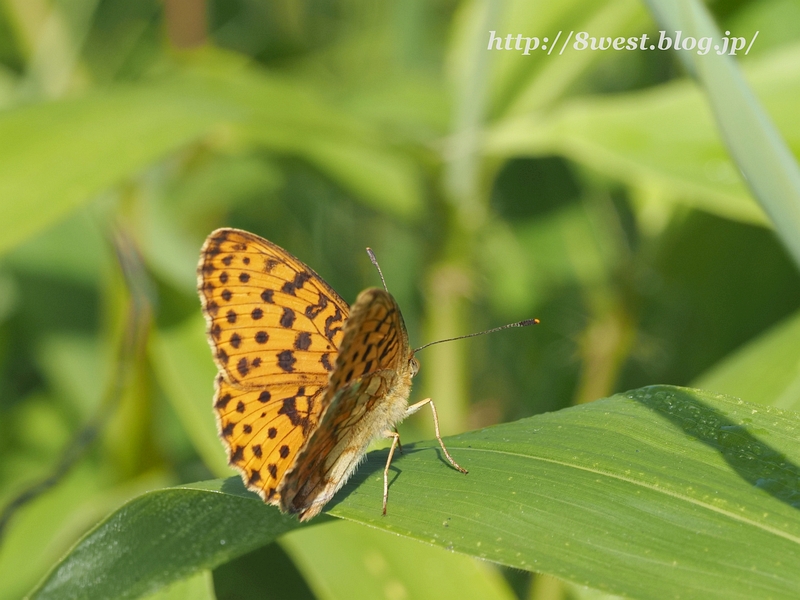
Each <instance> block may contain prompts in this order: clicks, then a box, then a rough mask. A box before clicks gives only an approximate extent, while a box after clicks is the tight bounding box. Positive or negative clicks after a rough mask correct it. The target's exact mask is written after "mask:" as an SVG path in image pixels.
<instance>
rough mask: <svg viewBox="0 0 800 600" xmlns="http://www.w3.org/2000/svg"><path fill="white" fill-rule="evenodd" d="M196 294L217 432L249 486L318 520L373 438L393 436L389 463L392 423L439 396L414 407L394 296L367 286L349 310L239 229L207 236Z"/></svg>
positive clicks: (304, 270) (302, 269)
mask: <svg viewBox="0 0 800 600" xmlns="http://www.w3.org/2000/svg"><path fill="white" fill-rule="evenodd" d="M198 289H199V293H200V298H201V302H202V306H203V314H204V315H205V318H206V322H207V325H208V328H207V330H208V341H209V344H210V345H211V350H212V352H213V355H214V360H215V362H216V364H217V367H218V369H219V374H218V375H217V378H216V392H215V396H214V411H215V413H216V417H217V425H218V429H219V434H220V437H221V438H222V441H223V443H224V444H225V446H226V448H227V451H228V459H229V462H230V464H231V465H232V466H234V467H235V468H236V469H237V470H238V471H239V472H240V473H241V475H242V479H243V480H244V482H245V484H246V485H247V487H248V488H249V489H251V490H253V491H255V492H257V493H258V494H259V495H260V496H261V497H262V498H263V499H264V501H265V502H267V503H269V504H274V505H277V506H279V507H280V508H281V510H283V511H285V512H292V513H298V514H299V516H300V519H301V520H308V519H310V518H312V517H314V516H316V515H317V514H319V512H320V510H322V507H323V506H324V505H325V503H327V502H328V501H329V500H330V499H331V498H332V497H333V495H334V494H335V493H336V491H337V490H338V489H339V488H340V487H341V486H342V485H344V483H345V482H346V481H347V479H348V477H349V476H350V475H352V473H353V471H354V470H355V468H356V467H357V466H358V463H359V462H360V461H361V460H362V459H363V457H364V455H365V452H366V449H367V446H368V445H369V443H370V442H371V441H372V440H374V439H375V438H378V437H381V436H384V435H386V436H390V437H394V438H395V439H394V444H393V446H392V449H391V451H390V456H389V461H391V456H392V454H393V451H394V447H395V445H396V444H397V443H398V440H399V437H397V434H396V433H392V432H391V430H392V429H393V428H394V426H395V425H396V424H397V423H398V422H400V421H401V420H402V419H403V418H404V417H405V416H407V415H408V414H411V412H414V411H416V410H417V409H418V408H419V407H420V406H422V405H424V404H425V403H429V402H430V401H429V400H425V401H423V402H421V403H418V404H417V405H414V406H413V407H409V406H408V402H407V400H408V396H409V394H410V392H411V378H412V377H413V376H414V375H415V374H416V372H417V362H416V359H415V358H414V356H413V352H412V350H411V349H410V348H409V343H408V334H407V333H406V328H405V325H404V323H403V317H402V315H401V314H400V309H399V308H398V306H397V303H396V302H395V300H394V298H392V296H391V295H390V294H389V293H388V292H386V291H384V290H381V289H377V288H370V289H367V290H365V291H363V292H362V293H361V294H360V295H359V296H358V298H357V300H356V302H355V304H354V305H353V306H352V309H351V308H349V307H348V305H347V303H346V302H345V301H344V300H342V298H341V297H340V296H339V295H338V294H337V293H336V292H335V291H334V290H333V289H332V288H331V287H330V286H329V285H328V284H327V283H325V281H324V280H323V279H322V278H321V277H320V276H319V275H317V274H316V273H315V272H314V271H313V270H312V269H310V268H309V267H308V266H306V265H305V264H303V263H302V262H301V261H300V260H298V259H297V258H295V257H294V256H292V255H291V254H289V253H288V252H286V251H285V250H283V249H282V248H280V247H278V246H276V245H275V244H273V243H271V242H269V241H267V240H265V239H262V238H260V237H258V236H256V235H254V234H251V233H247V232H245V231H241V230H237V229H218V230H216V231H214V232H213V233H211V235H209V236H208V238H207V239H206V242H205V244H204V245H203V248H202V251H201V256H200V264H199V266H198ZM431 406H432V405H431ZM434 418H435V409H434ZM437 429H438V427H437ZM438 437H439V436H438V431H437V438H438ZM440 443H441V439H440ZM442 447H443V448H444V446H443V445H442ZM445 454H446V455H447V457H448V459H449V460H450V462H451V464H453V465H454V466H455V467H456V468H457V469H459V470H461V471H463V469H461V467H459V466H458V465H456V464H455V462H453V461H452V459H451V458H450V456H449V454H447V451H446V449H445ZM387 471H388V462H387ZM463 472H466V471H463ZM384 475H385V477H384V512H385V508H386V495H387V493H388V487H387V486H388V483H387V480H386V472H385V473H384Z"/></svg>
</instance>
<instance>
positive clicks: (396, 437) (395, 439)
mask: <svg viewBox="0 0 800 600" xmlns="http://www.w3.org/2000/svg"><path fill="white" fill-rule="evenodd" d="M383 434H384V435H385V436H386V437H387V438H392V447H391V448H390V449H389V458H387V459H386V467H385V468H384V469H383V516H384V517H385V516H386V503H387V502H388V501H389V465H391V464H392V457H393V456H394V449H395V448H397V446H399V445H400V434H399V433H397V431H384V432H383Z"/></svg>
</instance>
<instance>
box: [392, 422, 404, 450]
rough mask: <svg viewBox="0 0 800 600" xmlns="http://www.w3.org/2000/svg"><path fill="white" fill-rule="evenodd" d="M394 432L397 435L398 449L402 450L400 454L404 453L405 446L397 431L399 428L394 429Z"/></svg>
mask: <svg viewBox="0 0 800 600" xmlns="http://www.w3.org/2000/svg"><path fill="white" fill-rule="evenodd" d="M394 432H395V433H396V434H397V436H398V437H397V449H398V450H400V454H402V453H403V444H402V443H401V442H400V432H399V431H397V427H395V428H394Z"/></svg>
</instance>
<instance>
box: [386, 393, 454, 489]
mask: <svg viewBox="0 0 800 600" xmlns="http://www.w3.org/2000/svg"><path fill="white" fill-rule="evenodd" d="M426 404H429V405H430V407H431V412H433V428H434V430H435V431H436V439H437V440H439V445H440V446H441V447H442V451H443V452H444V455H445V456H446V457H447V460H448V461H450V464H451V465H453V467H454V468H455V469H456V470H457V471H461V472H462V473H464V474H465V475H466V474H467V473H468V471H467V470H466V469H464V468H463V467H461V466H459V464H458V463H457V462H456V461H454V460H453V457H452V456H450V453H449V452H448V451H447V448H445V447H444V442H443V441H442V436H441V435H439V416H438V415H437V414H436V406H434V404H433V400H431V399H430V398H426V399H425V400H421V401H419V402H417V403H416V404H412V405H411V406H409V407H408V408H407V409H406V414H405V416H404V417H403V418H405V417H408V416H409V415H413V414H414V413H415V412H417V411H418V410H419V409H420V408H422V407H423V406H425V405H426ZM398 438H399V436H398ZM398 441H399V440H398ZM389 456H390V457H391V454H390V455H389ZM387 469H388V467H387Z"/></svg>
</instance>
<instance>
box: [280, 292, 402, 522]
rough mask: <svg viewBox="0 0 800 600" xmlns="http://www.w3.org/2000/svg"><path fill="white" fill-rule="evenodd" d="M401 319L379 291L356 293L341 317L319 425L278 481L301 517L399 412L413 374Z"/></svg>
mask: <svg viewBox="0 0 800 600" xmlns="http://www.w3.org/2000/svg"><path fill="white" fill-rule="evenodd" d="M409 359H410V350H409V347H408V335H407V333H406V329H405V325H404V324H403V318H402V315H401V314H400V310H399V309H398V307H397V303H396V302H395V300H394V298H392V296H391V295H390V294H389V293H388V292H385V291H384V290H380V289H376V288H373V289H368V290H365V291H364V292H362V293H361V294H360V295H359V297H358V299H357V300H356V302H355V304H354V305H353V307H352V312H351V314H350V318H349V319H348V320H347V322H346V323H345V327H344V339H343V340H342V344H341V346H340V352H339V356H338V358H337V361H336V367H335V369H334V371H333V373H332V374H331V378H330V385H329V387H328V388H327V390H326V391H325V398H323V400H322V404H323V407H324V408H323V414H322V417H321V419H320V423H319V426H318V427H317V428H316V430H315V431H314V432H313V433H312V435H311V438H310V439H309V441H308V443H307V444H306V445H305V447H304V448H303V449H302V450H301V452H300V454H299V455H298V457H297V459H296V461H295V464H294V465H293V466H292V468H291V470H290V471H289V472H287V474H286V476H285V478H284V481H283V482H282V483H281V486H280V487H279V492H280V495H281V507H282V508H283V510H287V511H291V512H298V513H300V516H301V520H307V519H310V518H312V517H314V516H315V515H316V514H318V513H319V511H320V510H321V508H322V506H323V505H324V504H325V503H326V502H327V501H328V500H330V498H331V497H333V495H334V494H335V493H336V491H337V490H338V489H339V488H340V487H341V486H342V485H344V483H345V482H346V481H347V479H348V478H349V477H350V475H351V474H352V473H353V471H354V470H355V468H356V466H357V465H358V463H359V462H360V460H361V459H362V458H363V456H364V453H365V452H366V449H367V446H368V445H369V443H370V442H371V441H372V440H374V439H375V438H377V437H380V436H381V435H382V434H383V433H384V432H385V431H386V430H387V429H391V428H392V427H394V425H395V424H396V423H398V422H399V421H400V420H401V419H402V418H403V416H404V414H405V410H406V408H407V399H408V396H409V394H410V392H411V377H412V376H413V372H412V370H411V368H410V365H409Z"/></svg>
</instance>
